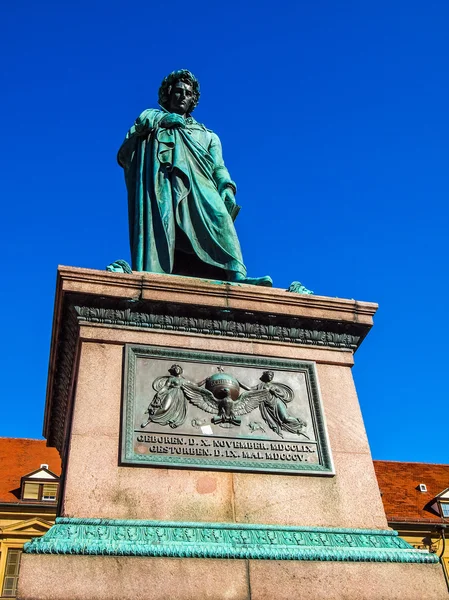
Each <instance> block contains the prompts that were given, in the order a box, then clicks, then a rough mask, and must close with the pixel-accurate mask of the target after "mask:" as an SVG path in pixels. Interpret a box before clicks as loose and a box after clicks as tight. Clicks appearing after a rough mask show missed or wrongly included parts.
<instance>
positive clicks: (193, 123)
mask: <svg viewBox="0 0 449 600" xmlns="http://www.w3.org/2000/svg"><path fill="white" fill-rule="evenodd" d="M186 123H187V125H188V126H189V127H190V128H192V129H201V131H206V132H207V133H212V134H213V133H214V132H213V131H212V129H208V128H207V127H206V125H204V124H203V123H200V122H199V121H196V120H195V119H194V118H193V117H188V118H187V120H186Z"/></svg>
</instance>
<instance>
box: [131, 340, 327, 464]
mask: <svg viewBox="0 0 449 600" xmlns="http://www.w3.org/2000/svg"><path fill="white" fill-rule="evenodd" d="M122 440H123V444H122V463H123V464H128V463H137V464H140V465H145V464H148V465H154V466H157V465H160V466H174V467H175V466H176V467H177V468H180V467H181V468H182V467H185V468H204V469H226V470H236V471H242V470H250V471H268V472H270V471H272V472H287V473H319V474H333V469H332V460H331V456H330V451H329V447H328V442H327V435H326V430H325V424H324V419H323V413H322V407H321V402H320V398H319V391H318V385H317V380H316V372H315V365H314V363H311V362H298V361H288V360H279V359H272V358H263V357H257V358H255V357H251V356H241V355H232V354H229V355H222V354H215V353H206V352H189V351H185V350H178V349H161V348H153V347H150V346H134V345H128V346H127V348H126V357H125V388H124V398H123V431H122Z"/></svg>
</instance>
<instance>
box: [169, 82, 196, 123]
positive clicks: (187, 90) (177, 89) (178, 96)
mask: <svg viewBox="0 0 449 600" xmlns="http://www.w3.org/2000/svg"><path fill="white" fill-rule="evenodd" d="M192 102H193V90H192V86H191V85H190V84H189V83H185V82H184V81H178V82H177V83H175V84H174V85H173V87H172V89H171V91H170V112H173V113H177V114H178V115H181V116H184V115H186V114H187V113H188V112H189V111H190V109H191V107H192Z"/></svg>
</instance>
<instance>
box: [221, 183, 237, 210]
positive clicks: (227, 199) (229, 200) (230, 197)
mask: <svg viewBox="0 0 449 600" xmlns="http://www.w3.org/2000/svg"><path fill="white" fill-rule="evenodd" d="M221 199H222V200H223V202H224V203H225V205H226V208H227V209H228V211H229V207H231V206H232V205H233V204H235V196H234V190H233V189H232V188H230V187H226V188H225V189H224V190H223V191H222V192H221Z"/></svg>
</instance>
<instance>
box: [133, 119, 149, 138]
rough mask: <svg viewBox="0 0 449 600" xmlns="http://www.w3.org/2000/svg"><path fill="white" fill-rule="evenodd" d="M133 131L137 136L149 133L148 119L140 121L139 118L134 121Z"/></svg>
mask: <svg viewBox="0 0 449 600" xmlns="http://www.w3.org/2000/svg"><path fill="white" fill-rule="evenodd" d="M135 129H136V133H137V135H147V134H148V133H149V132H150V125H149V121H148V119H141V118H140V117H139V118H138V119H137V120H136V124H135Z"/></svg>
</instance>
